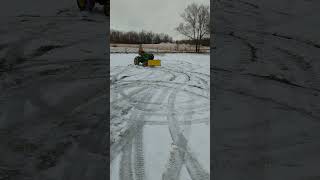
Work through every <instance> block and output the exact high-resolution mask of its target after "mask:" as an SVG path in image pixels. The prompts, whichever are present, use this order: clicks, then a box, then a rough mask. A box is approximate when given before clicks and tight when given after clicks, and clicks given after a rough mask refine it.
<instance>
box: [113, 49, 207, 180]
mask: <svg viewBox="0 0 320 180" xmlns="http://www.w3.org/2000/svg"><path fill="white" fill-rule="evenodd" d="M134 56H135V55H134V54H112V55H111V74H110V75H111V76H110V79H111V102H110V104H111V122H110V126H111V167H110V169H111V179H112V180H117V179H128V180H131V179H132V180H143V179H164V180H175V179H180V178H181V177H188V178H189V179H192V180H207V179H209V170H210V167H209V159H210V153H209V150H210V148H209V146H210V142H209V139H210V138H209V129H210V128H209V126H210V122H209V110H210V104H209V98H210V97H209V90H210V88H209V87H210V84H209V80H210V76H209V65H210V64H209V55H186V54H166V55H162V56H159V59H161V60H162V66H161V67H157V68H148V67H141V66H134V65H131V64H132V62H131V61H132V59H133V58H134ZM156 56H157V55H156ZM195 125H198V127H197V128H195V130H194V129H193V127H194V126H195ZM199 125H200V126H199ZM195 134H202V135H200V136H195ZM195 137H204V138H201V139H196V138H195ZM191 139H192V141H189V140H191ZM195 139H196V140H195ZM196 141H198V142H202V143H201V144H199V143H198V144H196V143H195V142H196ZM119 157H120V158H119ZM200 157H205V158H200ZM119 161H120V163H119ZM184 167H185V168H186V170H183V168H184Z"/></svg>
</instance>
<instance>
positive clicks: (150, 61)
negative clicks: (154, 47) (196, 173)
mask: <svg viewBox="0 0 320 180" xmlns="http://www.w3.org/2000/svg"><path fill="white" fill-rule="evenodd" d="M134 64H135V65H140V64H142V65H143V66H150V67H153V66H160V65H161V62H160V60H158V59H154V55H153V54H148V53H145V52H144V51H143V49H142V48H140V49H139V56H136V57H135V58H134Z"/></svg>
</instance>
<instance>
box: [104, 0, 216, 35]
mask: <svg viewBox="0 0 320 180" xmlns="http://www.w3.org/2000/svg"><path fill="white" fill-rule="evenodd" d="M192 2H195V3H202V4H207V5H209V4H210V0H111V1H110V28H111V29H116V30H122V31H131V30H133V31H141V30H142V29H144V30H147V31H150V30H151V31H153V32H155V33H166V34H168V35H170V36H171V37H172V38H173V39H181V38H183V36H181V35H179V34H178V33H177V32H176V31H175V30H174V28H175V27H177V26H178V25H179V23H180V22H182V19H181V17H180V14H181V13H182V12H183V11H184V9H185V8H186V7H187V6H188V5H189V4H191V3H192Z"/></svg>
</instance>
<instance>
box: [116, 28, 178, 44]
mask: <svg viewBox="0 0 320 180" xmlns="http://www.w3.org/2000/svg"><path fill="white" fill-rule="evenodd" d="M110 42H111V43H123V44H159V43H162V42H163V43H169V42H170V43H172V42H173V39H172V37H170V36H169V35H167V34H164V33H154V32H152V31H144V30H143V31H140V32H136V31H129V32H123V31H119V30H111V31H110Z"/></svg>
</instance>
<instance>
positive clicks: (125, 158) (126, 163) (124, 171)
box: [120, 144, 133, 180]
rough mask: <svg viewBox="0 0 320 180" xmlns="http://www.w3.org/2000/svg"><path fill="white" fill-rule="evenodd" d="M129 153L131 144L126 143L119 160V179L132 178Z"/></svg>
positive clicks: (130, 152) (130, 153)
mask: <svg viewBox="0 0 320 180" xmlns="http://www.w3.org/2000/svg"><path fill="white" fill-rule="evenodd" d="M131 155H132V144H127V145H126V147H125V149H124V150H123V152H122V156H121V161H120V180H133V172H132V162H131V159H132V158H131Z"/></svg>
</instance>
